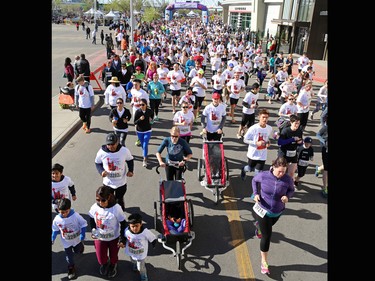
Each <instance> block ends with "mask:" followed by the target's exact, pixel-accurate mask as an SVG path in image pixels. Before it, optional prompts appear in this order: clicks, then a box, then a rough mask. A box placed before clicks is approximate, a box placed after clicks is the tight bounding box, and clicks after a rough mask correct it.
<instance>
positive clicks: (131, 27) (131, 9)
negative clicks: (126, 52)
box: [130, 0, 134, 46]
mask: <svg viewBox="0 0 375 281" xmlns="http://www.w3.org/2000/svg"><path fill="white" fill-rule="evenodd" d="M133 17H134V14H133V0H130V46H133V43H134V42H133V41H134V36H133V32H134V19H133Z"/></svg>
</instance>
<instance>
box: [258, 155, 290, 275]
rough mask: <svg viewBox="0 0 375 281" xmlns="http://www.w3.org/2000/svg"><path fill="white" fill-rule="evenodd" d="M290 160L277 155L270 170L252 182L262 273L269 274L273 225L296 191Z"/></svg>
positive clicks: (260, 174)
mask: <svg viewBox="0 0 375 281" xmlns="http://www.w3.org/2000/svg"><path fill="white" fill-rule="evenodd" d="M287 168H288V162H287V161H286V159H285V158H284V157H277V158H276V159H275V160H274V161H273V163H272V167H271V169H270V170H269V171H264V172H261V173H258V174H257V175H255V176H254V177H253V180H252V182H251V185H252V188H253V195H254V201H255V204H254V207H253V210H254V212H255V214H254V216H255V219H256V222H255V227H256V229H255V235H256V236H257V237H258V238H261V240H260V255H261V260H262V261H261V273H262V274H266V273H267V274H269V273H270V272H269V270H268V263H267V256H268V250H269V248H270V243H271V235H272V226H273V225H274V224H275V223H276V222H277V221H278V220H279V218H280V216H281V214H282V212H283V211H284V209H285V204H286V203H287V202H288V201H289V198H290V197H292V196H293V193H294V183H293V178H292V177H291V176H289V175H288V174H286V171H287Z"/></svg>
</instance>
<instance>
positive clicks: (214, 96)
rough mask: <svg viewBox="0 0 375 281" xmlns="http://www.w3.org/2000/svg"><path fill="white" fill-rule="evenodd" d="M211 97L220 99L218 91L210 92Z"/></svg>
mask: <svg viewBox="0 0 375 281" xmlns="http://www.w3.org/2000/svg"><path fill="white" fill-rule="evenodd" d="M212 98H213V99H220V94H219V93H218V92H215V93H213V94H212Z"/></svg>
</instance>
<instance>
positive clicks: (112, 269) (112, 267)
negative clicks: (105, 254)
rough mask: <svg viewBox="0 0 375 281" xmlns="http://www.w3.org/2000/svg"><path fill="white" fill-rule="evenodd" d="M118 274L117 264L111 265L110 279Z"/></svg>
mask: <svg viewBox="0 0 375 281" xmlns="http://www.w3.org/2000/svg"><path fill="white" fill-rule="evenodd" d="M116 274H117V263H115V264H110V265H109V268H108V277H109V278H113V277H115V276H116Z"/></svg>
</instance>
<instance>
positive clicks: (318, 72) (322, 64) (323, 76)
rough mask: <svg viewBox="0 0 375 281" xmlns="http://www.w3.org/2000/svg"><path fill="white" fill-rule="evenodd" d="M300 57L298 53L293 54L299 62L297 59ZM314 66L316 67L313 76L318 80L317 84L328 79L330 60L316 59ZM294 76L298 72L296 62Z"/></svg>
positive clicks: (314, 79) (315, 80)
mask: <svg viewBox="0 0 375 281" xmlns="http://www.w3.org/2000/svg"><path fill="white" fill-rule="evenodd" d="M299 57H300V55H298V54H293V59H294V61H295V62H297V59H298V58H299ZM313 66H314V68H315V75H314V76H313V81H314V82H316V83H317V84H320V83H321V84H322V85H323V83H324V81H326V80H327V79H328V72H327V68H328V61H326V60H314V63H313ZM292 74H293V76H296V75H297V74H298V65H297V64H294V65H293V70H292Z"/></svg>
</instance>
